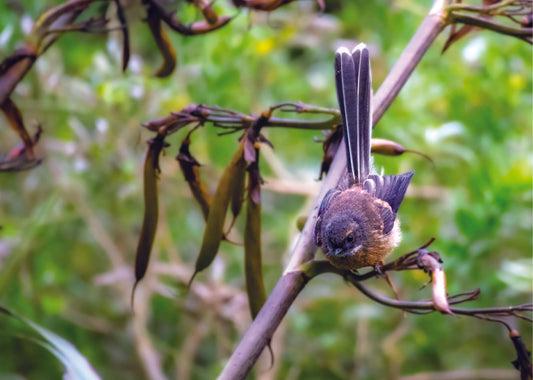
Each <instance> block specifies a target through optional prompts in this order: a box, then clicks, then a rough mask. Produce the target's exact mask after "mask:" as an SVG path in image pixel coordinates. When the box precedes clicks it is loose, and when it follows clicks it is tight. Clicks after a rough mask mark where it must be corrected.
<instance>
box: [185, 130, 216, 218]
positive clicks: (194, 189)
mask: <svg viewBox="0 0 533 380" xmlns="http://www.w3.org/2000/svg"><path fill="white" fill-rule="evenodd" d="M190 144H191V139H190V133H189V134H187V136H186V137H185V138H184V139H183V141H182V142H181V146H180V150H179V154H178V156H177V157H176V160H177V161H178V163H179V165H180V169H181V172H182V173H183V176H184V177H185V181H187V183H188V184H189V188H190V189H191V193H192V195H193V196H194V199H196V202H198V204H199V205H200V208H201V209H202V214H203V216H204V220H206V221H207V217H208V215H209V208H210V206H211V201H212V199H211V194H209V192H208V191H207V188H206V186H205V184H204V183H203V182H202V179H201V178H200V172H199V169H198V168H199V166H200V164H199V163H198V161H197V160H196V158H194V157H193V156H192V155H191V152H190V151H189V145H190Z"/></svg>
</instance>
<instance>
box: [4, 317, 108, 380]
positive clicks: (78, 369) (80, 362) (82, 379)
mask: <svg viewBox="0 0 533 380" xmlns="http://www.w3.org/2000/svg"><path fill="white" fill-rule="evenodd" d="M0 312H1V313H4V314H5V315H7V316H9V317H11V318H14V319H17V320H19V321H21V322H22V323H24V324H25V325H27V326H28V327H30V328H31V329H33V330H34V331H36V332H37V333H38V334H39V335H40V336H41V337H42V339H37V340H36V341H37V343H39V344H40V345H41V346H43V347H44V348H46V349H47V350H49V351H50V352H51V353H52V354H53V355H54V356H55V357H56V358H57V359H59V360H60V361H61V363H63V365H64V366H65V369H66V370H67V372H66V373H65V376H64V378H69V379H76V380H99V379H100V376H99V375H98V374H97V373H96V371H95V370H94V369H93V367H92V366H91V364H90V363H89V361H88V360H87V359H86V358H85V357H84V356H83V355H82V354H81V353H80V352H79V351H78V350H77V349H76V347H74V346H73V345H72V343H70V342H68V341H67V340H65V339H63V338H62V337H60V336H59V335H56V334H55V333H53V332H51V331H49V330H47V329H45V328H44V327H41V326H40V325H38V324H37V323H35V322H33V321H31V320H30V319H28V318H26V317H23V316H22V315H19V314H17V313H15V312H13V311H12V310H9V309H7V308H4V307H1V306H0ZM31 340H32V341H35V339H31Z"/></svg>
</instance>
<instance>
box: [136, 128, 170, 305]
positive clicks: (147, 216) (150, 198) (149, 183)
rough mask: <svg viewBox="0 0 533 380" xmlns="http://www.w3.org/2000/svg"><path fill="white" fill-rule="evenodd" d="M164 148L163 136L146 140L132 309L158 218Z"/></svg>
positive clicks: (144, 270) (146, 265)
mask: <svg viewBox="0 0 533 380" xmlns="http://www.w3.org/2000/svg"><path fill="white" fill-rule="evenodd" d="M164 147H165V136H164V135H160V134H158V135H157V136H156V137H155V138H153V139H150V140H148V151H147V153H146V159H145V161H144V174H143V177H144V216H143V224H142V228H141V233H140V234H139V242H138V244H137V253H136V256H135V284H134V285H133V289H132V291H131V305H132V307H133V297H134V295H135V288H136V287H137V284H138V283H139V281H141V280H142V278H143V277H144V275H145V274H146V269H147V268H148V262H149V260H150V252H151V250H152V245H153V243H154V237H155V232H156V228H157V219H158V216H159V202H158V192H157V181H158V175H159V173H160V171H161V170H160V169H159V154H160V153H161V150H162V149H163V148H164Z"/></svg>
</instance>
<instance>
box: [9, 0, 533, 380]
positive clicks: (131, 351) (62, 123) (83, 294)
mask: <svg viewBox="0 0 533 380" xmlns="http://www.w3.org/2000/svg"><path fill="white" fill-rule="evenodd" d="M59 3H60V2H59V1H56V2H55V4H59ZM13 4H15V5H13ZM16 4H20V5H21V6H22V7H18V6H16ZM53 4H54V3H53V2H51V1H42V0H23V1H20V3H19V2H2V3H0V25H1V27H0V28H1V29H0V58H4V57H5V56H8V55H9V54H11V52H12V51H13V50H14V49H15V48H16V47H17V46H19V45H20V43H21V42H22V41H24V30H27V27H28V25H31V22H32V20H35V18H36V17H37V16H38V15H39V13H40V12H42V10H43V9H45V8H46V7H48V6H50V5H53ZM430 6H431V2H430V1H427V0H426V1H418V2H410V1H401V0H398V1H375V2H348V1H344V2H343V1H327V2H326V12H325V14H322V15H320V14H318V13H317V5H316V4H315V3H313V2H310V1H304V2H297V3H294V4H290V5H289V6H286V7H282V8H281V9H278V10H277V11H276V12H273V13H272V14H270V15H268V16H267V15H264V14H260V13H248V12H245V11H243V12H241V13H242V14H240V15H239V16H238V17H237V18H236V19H235V20H234V21H232V22H231V23H230V24H229V25H228V26H226V27H224V28H222V29H221V30H219V31H216V32H214V33H211V34H208V35H205V36H198V37H188V38H184V37H182V36H178V35H174V34H171V35H170V38H171V41H172V43H173V45H174V46H175V47H176V50H177V51H178V61H179V63H178V64H179V66H178V68H177V70H176V71H175V72H174V73H173V74H172V76H170V77H169V78H167V79H164V80H161V79H157V78H155V77H153V73H154V72H155V70H156V69H157V67H158V65H159V64H160V58H159V56H158V53H157V50H156V49H155V47H154V46H153V43H152V42H151V39H150V35H149V33H148V28H147V27H146V26H145V25H144V24H142V23H141V22H140V19H141V17H142V10H141V9H140V8H139V7H138V6H136V5H135V3H134V2H131V4H130V6H129V8H128V14H129V16H130V17H129V19H130V25H131V33H132V35H133V36H134V37H133V38H132V50H133V53H134V56H133V59H132V62H131V66H130V69H129V70H128V72H127V73H125V74H122V73H121V72H120V54H119V52H120V36H119V35H115V34H113V33H112V34H111V35H109V36H108V35H87V34H74V33H73V34H69V35H65V36H63V37H62V38H61V39H60V40H59V41H58V43H57V44H56V45H54V46H53V47H52V48H51V49H50V50H49V51H48V52H47V53H46V54H45V55H44V56H43V57H42V58H40V59H39V60H38V62H37V64H36V66H35V67H34V69H33V70H32V71H31V72H30V73H29V75H28V76H27V77H26V78H25V79H24V81H23V82H22V83H21V84H20V85H19V86H18V88H17V90H16V92H15V93H14V95H13V99H14V101H16V102H17V104H18V106H19V107H20V108H21V110H22V111H23V113H24V116H25V120H26V122H27V124H28V125H30V126H36V125H37V123H41V124H42V126H43V128H44V136H43V140H42V142H41V143H40V145H39V146H40V148H39V152H38V153H39V154H40V156H42V157H44V161H43V164H42V165H41V166H39V167H38V168H36V169H34V170H31V171H28V172H22V173H16V174H13V173H8V174H0V224H1V225H2V227H3V228H2V230H1V231H0V300H1V303H2V304H3V305H4V306H7V307H9V308H11V309H13V310H16V311H17V312H19V313H20V314H22V315H24V316H26V317H28V318H30V319H32V320H34V321H36V322H37V323H39V324H40V325H41V326H43V327H46V328H48V329H49V330H51V331H54V332H55V333H56V334H58V335H60V336H62V337H64V338H66V339H68V340H69V341H70V342H72V343H73V344H74V345H75V346H76V347H77V348H78V350H79V351H80V352H81V353H82V354H83V355H84V356H85V357H86V358H87V359H88V360H89V361H90V362H91V363H92V365H93V367H94V368H95V369H96V371H97V372H98V373H99V374H100V375H101V376H102V377H103V378H116V379H144V378H154V379H157V378H164V376H166V377H168V378H180V379H181V378H183V379H186V378H192V379H210V378H214V377H215V376H216V374H217V373H218V372H219V371H220V369H221V368H222V366H223V365H224V362H225V360H227V358H228V357H229V355H230V354H231V351H232V347H233V346H234V344H236V342H238V339H239V337H240V336H241V334H242V333H243V332H244V331H245V330H246V328H247V326H248V324H249V323H250V317H249V316H248V311H247V309H246V307H247V306H246V297H245V295H244V279H243V268H242V267H243V262H242V247H239V246H235V245H231V244H227V243H223V245H222V248H221V253H220V254H219V256H218V258H217V260H216V261H215V263H214V265H213V266H212V268H210V269H209V270H207V271H206V273H202V274H200V275H199V276H198V277H197V279H196V281H197V284H198V287H197V291H195V292H193V293H192V294H188V293H187V292H186V291H185V289H184V287H183V278H187V276H188V275H189V274H190V271H191V268H192V267H193V265H194V260H195V257H196V254H197V252H198V247H199V244H200V242H201V236H202V232H203V227H204V222H203V220H202V216H201V212H200V209H199V208H198V207H197V206H196V205H195V204H193V201H192V197H191V195H190V194H189V193H188V189H187V186H186V184H185V182H184V180H183V178H182V175H181V173H180V172H179V170H178V166H177V164H176V162H175V160H174V156H175V155H176V154H177V147H178V146H179V142H180V140H181V138H182V137H183V136H184V132H180V133H179V134H178V136H176V135H174V136H173V137H172V138H171V139H170V140H169V142H170V143H171V146H170V147H169V148H167V150H166V156H165V157H164V158H163V160H162V163H161V165H162V174H161V180H160V192H161V199H160V209H161V220H160V224H159V229H158V235H157V238H156V243H155V247H154V252H153V260H152V262H151V264H150V268H149V274H148V278H147V279H145V280H143V282H142V283H141V284H140V286H139V289H138V294H137V299H136V307H135V316H133V315H132V313H131V310H130V307H129V292H130V289H131V286H132V284H133V274H132V265H133V262H134V253H135V247H136V243H137V235H138V233H139V229H140V224H141V220H142V209H143V205H142V179H141V177H142V175H141V173H142V163H143V155H144V152H145V146H146V145H145V141H146V140H147V139H148V138H149V137H150V134H149V133H148V132H147V131H145V130H143V128H141V126H140V124H141V123H143V122H147V121H150V120H152V119H155V118H158V117H162V116H166V115H167V114H168V113H169V112H171V111H177V110H180V109H181V108H183V107H184V106H186V105H188V104H190V103H203V104H207V105H219V106H221V107H225V108H230V109H235V110H238V111H242V112H253V113H259V112H261V111H262V110H264V109H266V108H268V107H269V106H270V105H273V104H275V103H278V102H281V101H303V102H305V103H310V104H315V105H318V106H324V107H336V99H335V90H334V83H333V80H332V78H333V65H332V62H333V54H334V51H335V49H336V48H337V47H338V46H340V45H342V44H351V43H354V42H355V41H364V42H366V43H367V44H368V45H369V46H370V49H371V54H372V65H373V79H374V89H377V88H378V87H379V85H380V83H381V82H382V81H383V79H384V77H385V75H386V74H387V72H388V70H389V69H390V68H391V67H392V65H393V64H394V62H395V60H396V59H397V57H398V56H399V54H400V53H401V51H402V49H403V48H404V46H405V45H406V44H407V42H408V40H409V39H410V38H411V36H412V35H413V33H414V32H415V31H416V28H417V27H418V25H419V24H420V22H421V20H422V19H423V17H424V15H425V13H426V12H427V11H428V9H429V8H430ZM177 8H178V10H179V16H180V18H183V19H185V20H189V21H190V20H193V19H194V18H197V17H198V14H197V13H196V11H195V10H194V8H192V7H191V6H188V5H186V4H182V3H179V4H177ZM215 8H216V9H217V10H218V11H219V13H225V14H234V13H235V12H236V10H235V9H233V8H231V7H230V6H229V5H228V4H227V3H225V2H222V1H219V2H217V3H216V4H215ZM445 38H446V37H445V36H441V37H440V38H439V39H438V41H437V43H436V44H435V46H433V47H432V48H431V49H430V51H429V52H428V54H427V56H426V57H425V58H424V60H423V61H422V63H421V64H420V66H419V67H418V68H417V69H416V71H415V73H414V75H413V76H412V78H411V79H410V80H409V82H408V83H407V85H406V87H405V88H404V89H403V90H402V92H401V94H400V96H399V98H398V99H397V100H396V101H395V102H394V103H393V105H392V106H391V108H390V109H389V110H388V112H387V113H386V114H385V116H384V117H383V119H382V120H381V121H380V123H379V124H378V127H377V129H376V130H375V135H376V136H377V137H384V138H389V139H393V140H395V141H398V142H400V143H401V144H403V145H404V146H405V147H407V148H410V149H415V150H418V151H421V152H424V153H426V154H428V155H430V156H431V158H432V159H433V161H434V163H435V165H434V166H432V165H431V163H429V162H428V161H426V160H424V159H423V158H421V157H419V156H416V155H413V154H410V155H404V156H402V157H399V158H398V157H397V158H384V157H377V158H376V163H377V165H378V167H383V168H384V170H385V171H386V172H387V173H398V172H403V171H406V170H409V169H411V168H413V169H415V170H416V175H415V177H414V179H413V186H412V188H411V189H410V192H409V193H408V197H407V199H406V201H405V202H404V204H403V205H402V208H401V210H400V214H401V220H402V225H403V231H404V240H403V243H402V245H401V247H400V248H399V249H398V250H397V252H396V253H395V254H394V256H397V255H398V254H399V253H401V252H406V251H409V250H412V249H414V248H416V247H418V246H420V245H421V244H423V243H425V242H426V241H427V240H429V238H430V237H432V236H435V237H436V238H437V240H436V242H435V243H434V245H433V246H432V248H433V249H435V250H437V251H438V252H440V253H441V255H442V256H443V258H444V266H445V270H446V272H447V278H448V288H449V291H450V293H457V292H461V291H464V290H470V289H474V288H481V290H482V294H481V297H480V299H479V300H478V301H476V302H474V303H472V305H471V306H472V307H474V306H477V307H486V306H503V305H510V304H520V303H525V302H531V294H532V272H533V271H532V260H531V259H532V236H531V231H532V220H531V219H532V204H531V203H532V191H531V184H532V155H531V151H532V150H531V132H532V112H531V110H532V74H531V73H532V57H531V47H530V46H528V45H527V44H525V43H523V42H521V41H519V40H515V39H513V38H510V37H505V36H500V35H497V34H495V33H491V32H483V33H474V34H472V35H469V36H468V37H466V38H464V39H462V40H461V41H459V42H458V43H456V44H454V45H453V46H452V47H451V48H450V49H449V50H448V51H447V52H446V53H445V54H444V55H441V53H440V49H441V47H442V46H443V43H444V41H445ZM0 124H1V126H2V130H1V131H0V133H1V138H0V148H1V149H2V151H8V150H9V148H10V147H12V146H14V145H15V144H17V143H18V142H17V139H16V136H15V135H14V133H12V132H11V131H10V130H9V128H8V125H7V122H6V121H5V120H4V119H2V120H0ZM218 132H219V131H217V130H216V129H215V128H213V127H212V126H206V127H205V128H203V129H201V130H200V131H197V132H196V133H195V135H194V136H193V142H192V146H191V150H192V153H193V154H194V155H195V157H196V158H197V159H198V160H199V161H200V162H201V163H202V164H203V166H202V176H203V178H204V179H205V180H206V181H207V182H208V186H209V188H210V189H211V190H214V188H215V186H216V182H217V180H218V178H219V177H220V174H221V173H222V170H223V168H224V166H225V165H226V164H227V163H228V162H229V159H230V157H231V154H232V152H233V151H234V150H235V149H236V147H237V136H235V135H229V136H223V137H220V136H218V135H217V133H218ZM266 134H267V135H268V138H269V139H270V140H271V141H272V143H273V144H274V147H275V149H274V150H273V151H272V150H271V149H269V148H266V147H265V148H264V149H263V150H262V154H263V158H262V162H261V165H262V167H261V170H262V174H263V176H264V179H265V182H266V183H265V191H264V192H263V247H264V248H263V252H264V258H263V262H264V274H265V280H266V286H267V290H269V289H271V288H272V287H273V286H274V284H275V283H276V280H277V278H278V277H279V275H280V274H281V273H282V271H283V268H284V263H285V262H286V260H287V258H288V252H289V249H290V245H291V242H293V241H294V239H295V237H296V235H297V228H296V220H297V218H298V217H300V216H302V215H306V214H307V212H308V211H309V207H310V202H311V201H312V199H313V195H314V194H315V193H316V191H317V189H318V186H319V183H317V181H316V178H317V177H318V171H319V165H320V159H321V154H322V150H321V146H320V144H317V143H315V142H314V141H313V138H314V137H320V134H319V133H317V132H313V131H296V130H283V129H272V130H269V131H267V132H266ZM233 239H234V240H236V241H242V223H240V222H239V221H238V223H237V228H236V232H235V233H234V234H233ZM319 255H320V253H319ZM394 281H395V283H396V284H397V286H398V287H399V288H400V289H401V291H402V296H403V297H405V298H411V299H419V298H425V297H429V291H428V290H427V289H422V290H421V289H420V287H421V286H422V285H423V284H425V282H426V281H427V279H426V277H425V276H424V275H423V274H420V273H405V274H401V275H395V276H394ZM382 282H383V281H377V280H375V281H374V282H373V283H372V286H375V287H376V288H379V289H382V291H383V292H387V293H389V294H390V291H389V290H388V289H387V288H386V287H385V286H384V284H382ZM0 327H1V330H2V331H1V333H0V347H1V356H2V360H0V378H10V379H11V378H13V379H15V378H16V379H18V378H26V379H51V378H59V377H60V376H62V373H63V369H62V367H61V364H60V363H59V362H58V361H56V360H55V359H54V358H53V356H51V355H50V354H49V353H48V352H47V351H45V350H44V349H43V348H42V347H40V346H38V345H35V344H34V343H32V342H31V341H28V340H23V339H20V336H21V335H31V334H30V333H29V331H28V330H27V329H25V328H24V327H23V326H22V325H21V324H20V323H17V322H15V321H11V320H8V319H5V318H1V319H0ZM517 328H519V329H520V331H521V332H522V334H523V338H524V341H525V342H531V339H532V332H531V325H530V324H527V323H525V322H524V323H518V324H517ZM506 334H507V333H506V331H505V330H504V329H503V328H501V327H500V326H498V325H495V324H491V323H488V322H480V321H478V320H472V319H467V318H464V317H462V318H450V317H447V316H441V315H437V314H435V315H428V316H413V315H407V316H405V315H403V314H402V313H401V312H400V311H395V310H389V309H386V308H384V307H382V306H379V305H376V304H374V303H372V302H370V301H368V300H366V299H365V298H364V297H362V296H361V295H360V294H358V293H357V291H356V290H355V289H353V288H351V287H350V286H348V285H346V284H344V283H343V281H342V280H341V279H340V278H337V277H335V276H332V275H327V276H323V277H322V278H318V279H316V280H314V281H313V282H312V283H311V284H310V285H308V287H307V288H306V289H305V290H304V291H303V293H302V294H301V296H300V297H299V298H298V300H297V302H296V304H295V305H294V306H293V307H292V309H291V311H290V313H289V315H288V317H287V318H286V320H285V322H284V323H283V324H282V326H281V328H280V330H278V332H277V333H276V336H275V339H274V342H273V347H274V351H275V362H274V364H273V368H272V369H271V370H268V368H269V359H268V357H265V358H263V359H264V360H263V361H261V362H260V363H259V364H258V365H257V368H258V371H256V373H255V375H254V376H257V377H261V378H265V379H266V378H278V379H300V378H306V379H324V378H328V379H346V378H354V379H355V378H357V379H374V378H385V377H389V378H395V377H397V376H405V378H407V375H410V374H415V373H421V372H427V371H449V370H457V371H463V373H466V374H468V373H470V372H469V371H474V370H480V369H494V368H496V369H502V370H508V371H503V372H502V373H501V376H502V378H516V377H517V376H518V375H517V373H513V372H512V371H511V369H512V368H511V365H510V361H512V360H514V359H515V354H514V351H513V349H512V347H511V343H510V341H509V340H508V338H507V336H506ZM150 365H153V366H154V367H150ZM147 368H152V369H151V370H150V369H147ZM154 368H155V369H154ZM474 377H475V376H474V375H472V378H474ZM479 377H480V378H481V377H482V376H479Z"/></svg>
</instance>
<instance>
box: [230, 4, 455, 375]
mask: <svg viewBox="0 0 533 380" xmlns="http://www.w3.org/2000/svg"><path fill="white" fill-rule="evenodd" d="M448 2H449V1H444V0H436V1H435V2H434V5H433V8H432V9H431V11H430V12H429V14H428V15H427V16H426V18H425V19H424V21H423V22H422V24H421V26H420V27H419V28H418V30H417V32H416V33H415V35H414V36H413V38H412V39H411V41H410V42H409V44H408V45H407V47H406V48H405V50H404V52H403V53H402V55H401V56H400V58H399V59H398V61H397V63H396V65H395V66H394V67H393V68H392V70H391V72H390V73H389V75H388V76H387V78H386V79H385V81H384V82H383V84H382V85H381V87H380V88H379V90H378V92H377V93H376V94H375V96H374V99H373V102H374V112H373V123H374V125H375V124H376V123H377V122H378V121H379V119H381V117H382V116H383V114H384V113H385V111H386V110H387V108H388V107H389V106H390V105H391V103H392V101H393V100H394V99H395V98H396V96H397V95H398V93H399V91H400V90H401V88H402V87H403V85H404V84H405V83H406V82H407V80H408V78H409V77H410V75H411V73H412V72H413V70H414V69H415V67H416V66H417V65H418V63H419V62H420V61H421V59H422V58H423V56H424V54H425V53H426V51H427V50H428V49H429V47H430V46H431V44H432V43H433V42H434V40H435V39H436V38H437V36H438V35H439V34H440V32H442V30H443V29H444V28H445V27H446V25H447V23H446V20H445V17H444V16H445V15H444V11H443V9H444V7H445V6H446V5H448ZM345 167H346V154H345V151H344V145H343V144H341V145H340V147H339V149H338V151H337V154H336V155H335V158H334V160H333V163H332V165H331V168H330V170H329V173H328V175H327V177H326V179H325V180H324V183H323V185H322V188H321V191H320V193H319V195H318V196H317V198H316V200H315V203H314V206H313V210H312V212H311V215H310V216H309V218H308V219H307V222H306V224H305V227H304V229H303V230H302V232H301V234H300V237H299V239H298V241H297V243H296V245H295V247H294V249H293V251H292V254H291V260H290V262H289V264H288V266H287V269H286V270H285V272H284V274H283V275H282V276H281V278H280V279H279V281H278V283H277V285H276V286H275V288H274V290H273V291H272V293H271V294H270V296H269V297H268V299H267V301H266V303H265V305H264V306H263V308H262V309H261V311H260V312H259V314H258V315H257V317H256V319H255V320H254V322H253V323H252V324H251V326H250V328H249V329H248V331H247V332H246V334H245V335H244V337H243V338H242V340H241V342H240V343H239V345H238V346H237V348H236V349H235V351H234V352H233V354H232V356H231V357H230V359H229V361H228V363H227V364H226V366H225V368H224V369H223V370H222V372H221V374H220V375H219V379H221V380H227V379H232V380H233V379H244V378H245V377H246V375H247V374H248V373H249V371H250V370H251V368H252V366H253V365H254V363H255V362H256V360H257V358H258V357H259V355H260V354H261V352H262V351H263V349H264V348H265V346H266V345H267V343H268V341H269V340H270V339H271V337H272V335H273V334H274V331H275V330H276V328H277V327H278V325H279V323H280V322H281V320H282V319H283V317H284V316H285V314H286V313H287V311H288V309H289V307H290V305H291V304H292V303H293V302H294V300H295V299H296V296H297V295H298V294H299V292H300V291H301V290H302V289H303V287H304V286H305V284H306V283H307V281H309V277H307V276H306V275H305V274H304V272H303V271H302V270H301V269H299V267H300V266H301V265H302V264H304V263H306V262H308V261H310V260H312V258H313V256H314V254H315V251H316V246H315V244H314V242H313V230H314V224H315V219H316V214H317V211H318V207H319V205H320V202H321V201H322V198H323V197H324V195H325V193H326V192H327V191H328V190H329V189H331V188H332V187H334V186H336V185H337V184H338V183H339V181H340V180H341V177H342V174H343V173H344V171H345Z"/></svg>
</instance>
